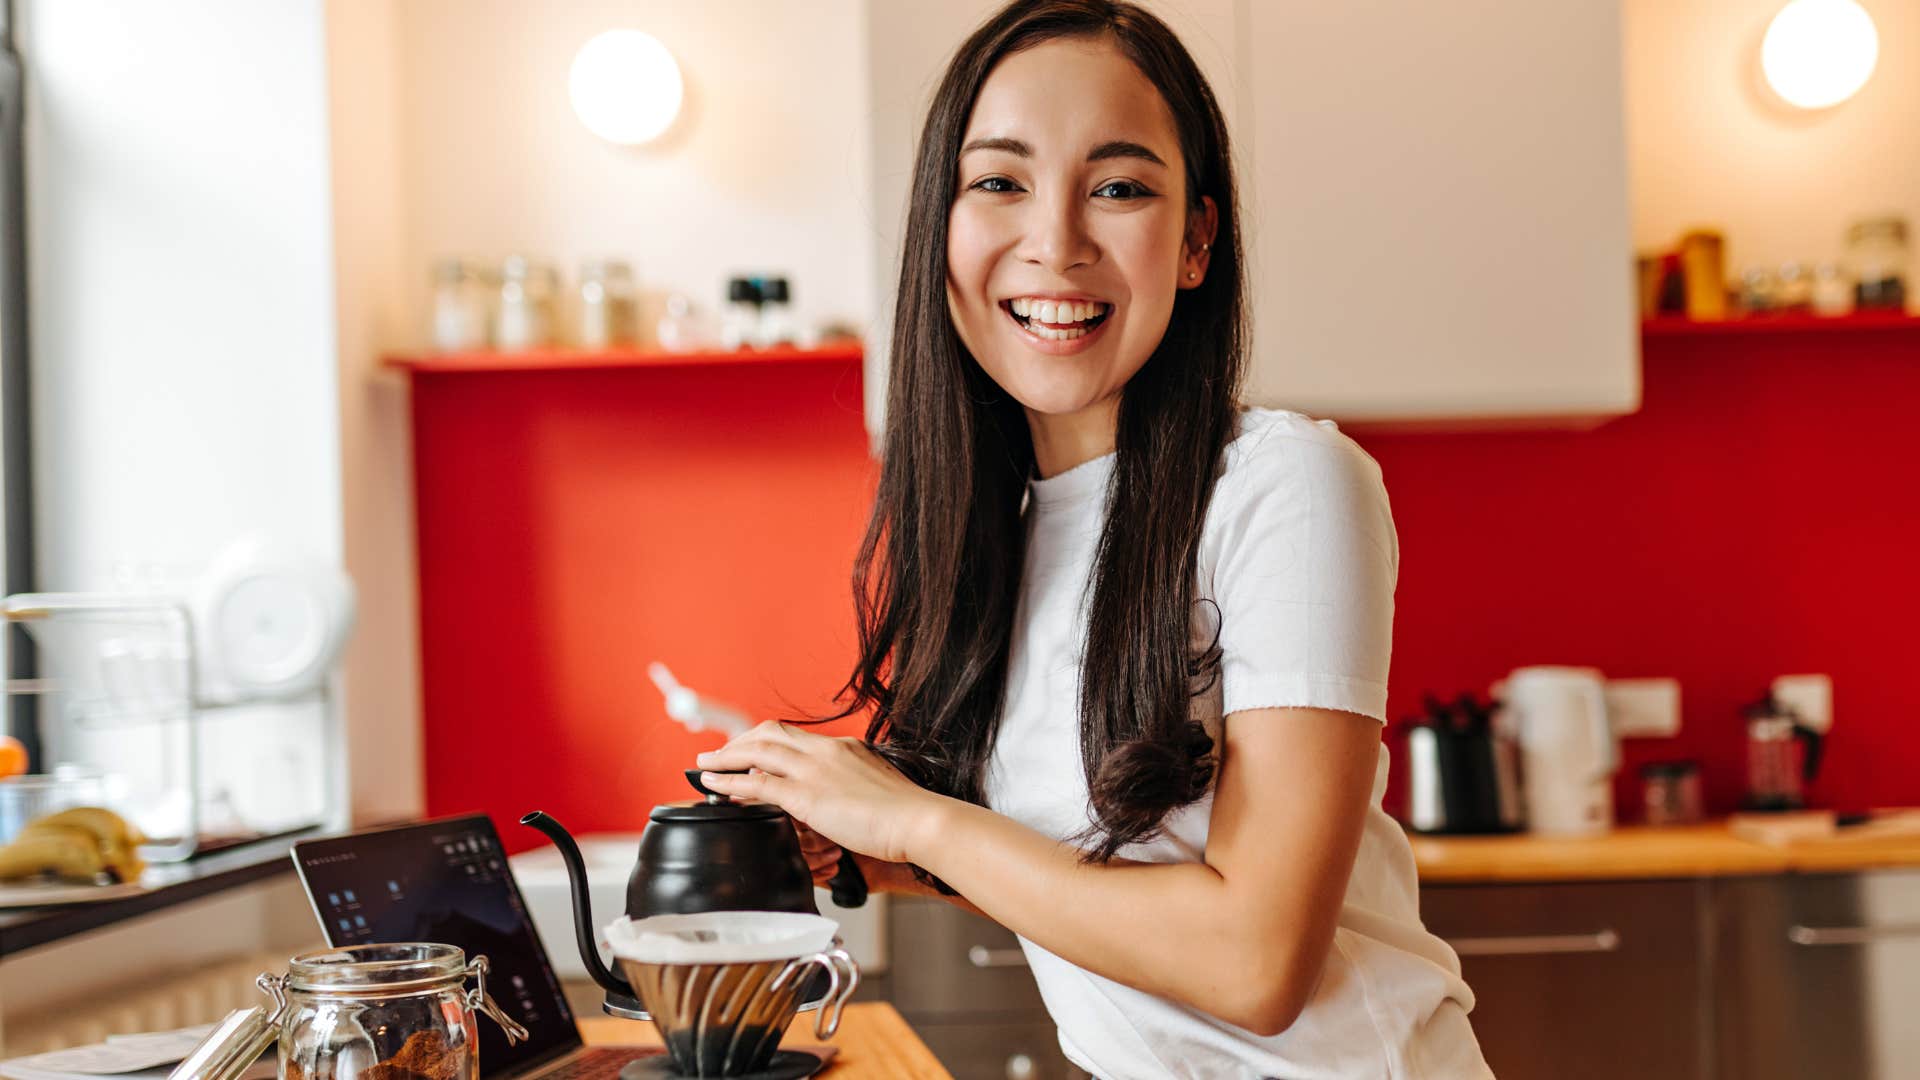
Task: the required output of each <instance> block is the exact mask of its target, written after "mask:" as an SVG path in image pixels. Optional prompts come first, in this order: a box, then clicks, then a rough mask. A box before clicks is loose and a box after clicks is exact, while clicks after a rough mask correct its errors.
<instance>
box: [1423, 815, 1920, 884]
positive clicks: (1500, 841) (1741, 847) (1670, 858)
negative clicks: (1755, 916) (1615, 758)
mask: <svg viewBox="0 0 1920 1080" xmlns="http://www.w3.org/2000/svg"><path fill="white" fill-rule="evenodd" d="M1408 839H1409V840H1410V841H1412V844H1413V858H1414V862H1415V863H1416V864H1417V865H1418V867H1419V870H1420V880H1421V881H1422V882H1424V883H1427V884H1471V883H1474V882H1502V881H1604V880H1616V881H1617V880H1630V879H1637V878H1638V879H1644V878H1687V877H1728V876H1738V875H1754V874H1785V873H1848V872H1852V871H1856V870H1880V869H1893V868H1901V867H1920V835H1914V834H1911V833H1909V834H1904V835H1897V836H1887V835H1883V836H1855V837H1850V836H1847V835H1845V834H1844V833H1842V834H1841V835H1839V836H1836V837H1833V838H1823V839H1816V840H1799V841H1794V842H1791V843H1786V844H1778V845H1776V844H1763V843H1759V842H1756V841H1752V840H1747V839H1743V838H1741V837H1738V836H1735V835H1734V834H1733V833H1731V832H1729V831H1728V829H1727V826H1726V823H1724V822H1714V823H1708V824H1704V825H1679V826H1665V827H1653V826H1646V825H1637V826H1635V825H1629V826H1622V827H1620V828H1616V829H1614V830H1613V831H1612V832H1610V833H1606V834H1605V835H1602V836H1583V837H1560V836H1534V835H1531V834H1525V833H1522V834H1519V835H1514V836H1415V835H1409V837H1408Z"/></svg>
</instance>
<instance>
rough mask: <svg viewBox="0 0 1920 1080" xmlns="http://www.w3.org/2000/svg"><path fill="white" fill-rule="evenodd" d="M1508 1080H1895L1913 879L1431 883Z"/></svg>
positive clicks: (1912, 1046)
mask: <svg viewBox="0 0 1920 1080" xmlns="http://www.w3.org/2000/svg"><path fill="white" fill-rule="evenodd" d="M1420 905H1421V917H1422V919H1423V920H1424V921H1425V922H1426V925H1427V928H1428V929H1430V930H1432V931H1433V932H1434V933H1436V934H1438V935H1440V936H1441V937H1442V938H1444V939H1446V940H1447V941H1448V942H1450V943H1451V944H1452V945H1453V946H1454V948H1455V950H1456V951H1458V952H1459V953H1460V966H1461V971H1462V973H1463V974H1464V975H1465V976H1466V980H1467V984H1468V985H1469V986H1471V987H1472V988H1473V991H1474V997H1475V1004H1474V1008H1473V1014H1472V1016H1473V1028H1474V1032H1475V1034H1476V1035H1477V1036H1478V1037H1479V1039H1480V1045H1481V1048H1482V1049H1483V1051H1484V1052H1485V1054H1486V1058H1487V1063H1488V1064H1489V1065H1491V1066H1492V1068H1493V1070H1494V1072H1495V1074H1497V1075H1499V1076H1500V1077H1502V1078H1503V1080H1529V1078H1532V1077H1552V1078H1555V1080H1560V1078H1580V1077H1596V1078H1598V1077H1617V1076H1636V1077H1644V1078H1660V1080H1664V1078H1698V1080H1776V1078H1777V1080H1787V1078H1790V1077H1791V1078H1800V1077H1809V1076H1822V1077H1825V1076H1832V1077H1848V1078H1849V1080H1894V1078H1905V1077H1911V1076H1913V1075H1914V1066H1913V1063H1914V1062H1916V1061H1920V1027H1917V1026H1916V1025H1915V1024H1913V1023H1912V1017H1911V1013H1912V1011H1913V1006H1912V1003H1913V1001H1914V1000H1915V998H1916V997H1917V996H1920V870H1915V869H1879V870H1861V871H1855V872H1846V873H1789V872H1757V873H1751V874H1739V873H1736V874H1731V875H1729V876H1721V877H1692V878H1680V879H1675V880H1668V881H1607V882H1599V881H1592V882H1589V881H1581V882H1568V883H1559V882H1555V883H1545V882H1543V883H1534V884H1521V883H1499V884H1486V883H1483V884H1432V883H1429V884H1425V885H1423V886H1422V888H1421V890H1420Z"/></svg>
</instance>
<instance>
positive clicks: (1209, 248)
mask: <svg viewBox="0 0 1920 1080" xmlns="http://www.w3.org/2000/svg"><path fill="white" fill-rule="evenodd" d="M1200 250H1201V251H1212V250H1213V245H1212V244H1201V245H1200Z"/></svg>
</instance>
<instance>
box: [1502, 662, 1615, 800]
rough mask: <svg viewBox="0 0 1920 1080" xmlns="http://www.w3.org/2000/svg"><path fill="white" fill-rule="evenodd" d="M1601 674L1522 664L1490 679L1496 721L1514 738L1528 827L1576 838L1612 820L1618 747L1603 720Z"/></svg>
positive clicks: (1604, 696) (1611, 732)
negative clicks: (1495, 679)
mask: <svg viewBox="0 0 1920 1080" xmlns="http://www.w3.org/2000/svg"><path fill="white" fill-rule="evenodd" d="M1606 685H1607V680H1606V677H1605V676H1603V675H1602V674H1600V672H1599V671H1597V670H1595V669H1593V668H1583V667H1523V668H1518V669H1516V670H1515V671H1514V672H1513V673H1512V674H1510V675H1508V676H1507V677H1506V678H1505V679H1504V680H1502V681H1501V682H1498V683H1495V684H1494V687H1493V695H1494V697H1495V698H1496V699H1498V700H1499V701H1500V703H1501V708H1500V713H1499V715H1498V718H1497V719H1496V721H1495V723H1496V725H1497V728H1498V729H1504V731H1506V732H1507V733H1509V734H1511V735H1512V736H1513V737H1514V738H1515V739H1516V740H1517V741H1518V742H1519V744H1520V776H1521V783H1522V785H1523V787H1524V790H1525V796H1526V806H1527V827H1528V828H1529V829H1530V830H1532V831H1533V832H1537V833H1551V834H1556V835H1562V836H1582V835H1592V834H1595V833H1603V832H1606V831H1607V830H1608V829H1609V828H1611V827H1612V826H1613V771H1614V770H1615V769H1617V768H1619V766H1620V748H1619V743H1618V742H1617V741H1616V739H1615V736H1614V732H1613V727H1612V725H1611V724H1609V723H1608V720H1607V696H1606Z"/></svg>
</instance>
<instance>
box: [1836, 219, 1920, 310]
mask: <svg viewBox="0 0 1920 1080" xmlns="http://www.w3.org/2000/svg"><path fill="white" fill-rule="evenodd" d="M1846 261H1847V269H1848V270H1849V271H1851V272H1852V275H1853V282H1854V285H1853V300H1854V306H1855V307H1857V308H1859V309H1860V310H1862V311H1866V310H1878V311H1902V310H1905V308H1906V306H1907V279H1908V278H1909V277H1910V276H1911V274H1912V269H1913V268H1912V253H1911V252H1910V250H1909V249H1908V247H1907V219H1905V218H1903V217H1899V216H1896V215H1892V214H1889V215H1887V216H1885V217H1875V218H1866V219H1864V220H1861V221H1856V222H1854V223H1853V226H1852V227H1851V228H1849V229H1848V230H1847V259H1846Z"/></svg>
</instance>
